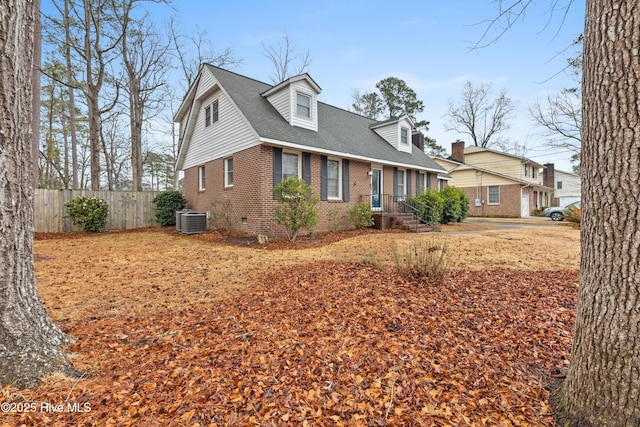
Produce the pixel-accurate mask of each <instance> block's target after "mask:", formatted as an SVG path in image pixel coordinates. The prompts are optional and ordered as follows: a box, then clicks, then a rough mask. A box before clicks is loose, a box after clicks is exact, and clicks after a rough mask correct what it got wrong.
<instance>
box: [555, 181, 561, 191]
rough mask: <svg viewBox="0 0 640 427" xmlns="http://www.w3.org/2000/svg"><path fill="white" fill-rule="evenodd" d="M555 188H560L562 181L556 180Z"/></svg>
mask: <svg viewBox="0 0 640 427" xmlns="http://www.w3.org/2000/svg"><path fill="white" fill-rule="evenodd" d="M556 189H557V190H562V181H558V182H556Z"/></svg>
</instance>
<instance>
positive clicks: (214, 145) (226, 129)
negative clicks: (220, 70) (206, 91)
mask: <svg viewBox="0 0 640 427" xmlns="http://www.w3.org/2000/svg"><path fill="white" fill-rule="evenodd" d="M207 74H209V73H207V72H205V73H203V74H202V75H203V77H204V76H206V75H207ZM200 84H202V81H201V83H200ZM212 84H213V83H212ZM216 99H217V100H218V112H219V113H218V114H219V117H220V120H219V121H218V123H216V125H215V126H209V127H205V121H204V120H203V119H199V120H196V121H195V127H194V129H193V133H192V137H191V141H190V145H189V149H188V150H187V151H186V155H185V158H184V162H183V165H182V169H183V170H186V169H189V168H192V167H196V166H198V165H201V164H202V163H205V162H209V161H211V160H215V159H219V158H224V157H228V156H230V155H232V154H233V153H236V152H238V151H242V150H245V149H247V148H251V147H254V146H256V145H259V141H258V138H257V135H256V134H255V131H254V130H253V129H252V128H251V127H250V126H249V124H248V123H247V121H246V119H245V118H244V116H243V115H242V114H240V112H239V111H238V110H237V108H236V106H235V105H234V104H233V103H232V102H231V101H230V100H229V99H228V98H227V96H226V95H225V94H224V93H223V92H221V91H220V90H218V91H215V92H213V93H212V94H211V95H209V96H207V97H206V98H204V99H203V100H202V101H201V105H211V103H212V102H213V101H214V100H216ZM196 111H199V113H200V114H204V108H202V107H201V108H200V109H199V110H196Z"/></svg>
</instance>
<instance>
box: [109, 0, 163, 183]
mask: <svg viewBox="0 0 640 427" xmlns="http://www.w3.org/2000/svg"><path fill="white" fill-rule="evenodd" d="M137 2H139V0H126V1H124V2H123V3H122V5H121V6H122V11H121V14H120V22H121V25H122V37H121V39H120V40H121V43H120V50H121V51H120V55H121V57H122V63H123V65H124V73H125V76H126V77H125V79H123V81H124V82H125V84H124V90H125V92H126V94H127V97H128V100H129V108H128V111H129V132H130V135H131V138H130V139H131V175H132V176H131V182H132V186H131V190H132V191H142V173H143V168H142V163H143V162H142V154H143V153H142V145H143V144H142V139H143V128H144V123H145V120H147V119H148V118H151V117H153V116H155V115H156V114H157V111H158V108H160V107H161V106H162V105H163V103H162V102H161V99H162V94H161V92H162V91H163V90H164V89H165V86H166V84H167V83H166V82H167V73H168V69H169V60H168V55H167V53H168V51H169V47H170V45H169V40H168V39H167V38H162V37H160V36H159V35H158V33H157V30H156V28H155V26H154V25H153V23H151V21H150V19H149V15H148V13H147V14H145V15H143V16H142V17H140V18H137V19H136V18H134V17H133V16H132V15H133V12H134V6H135V4H136V3H137Z"/></svg>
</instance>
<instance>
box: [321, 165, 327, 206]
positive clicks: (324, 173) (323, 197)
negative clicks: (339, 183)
mask: <svg viewBox="0 0 640 427" xmlns="http://www.w3.org/2000/svg"><path fill="white" fill-rule="evenodd" d="M327 193H328V191H327V156H320V200H327V198H328V197H327Z"/></svg>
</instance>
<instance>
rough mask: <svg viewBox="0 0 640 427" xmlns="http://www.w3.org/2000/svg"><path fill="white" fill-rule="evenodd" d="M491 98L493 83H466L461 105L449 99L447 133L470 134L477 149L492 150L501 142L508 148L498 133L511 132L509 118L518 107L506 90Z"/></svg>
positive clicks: (445, 123)
mask: <svg viewBox="0 0 640 427" xmlns="http://www.w3.org/2000/svg"><path fill="white" fill-rule="evenodd" d="M492 95H493V93H492V84H491V83H480V84H479V85H478V86H475V85H474V84H473V83H472V82H470V81H467V82H466V83H465V85H464V88H463V89H462V97H461V99H460V103H459V104H455V103H454V102H453V101H451V100H449V109H448V110H447V113H446V115H445V116H446V120H445V122H444V127H445V130H447V131H455V132H458V133H462V134H466V135H469V136H470V137H471V140H472V141H473V143H474V144H475V145H476V146H477V147H483V148H489V147H491V146H492V145H496V144H498V143H502V144H503V145H506V143H505V142H504V141H501V140H500V139H499V137H498V136H497V134H499V133H500V132H502V131H505V130H507V129H509V117H510V115H511V113H513V110H514V108H515V107H514V105H513V102H512V101H511V98H509V97H508V96H507V92H506V91H505V90H502V91H501V92H500V93H499V94H498V96H497V97H495V98H493V97H492Z"/></svg>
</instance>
